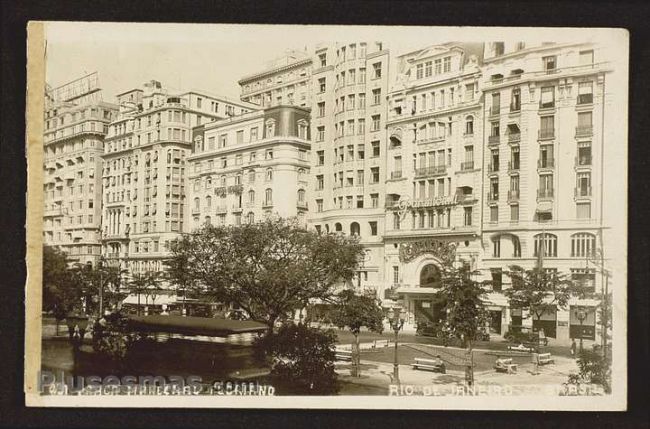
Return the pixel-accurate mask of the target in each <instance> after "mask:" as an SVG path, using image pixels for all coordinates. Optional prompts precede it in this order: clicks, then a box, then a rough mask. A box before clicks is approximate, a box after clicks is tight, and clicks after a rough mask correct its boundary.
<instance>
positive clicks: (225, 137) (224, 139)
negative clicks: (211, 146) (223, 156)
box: [218, 134, 228, 148]
mask: <svg viewBox="0 0 650 429" xmlns="http://www.w3.org/2000/svg"><path fill="white" fill-rule="evenodd" d="M227 145H228V134H221V135H220V136H219V146H218V147H219V148H223V147H226V146H227Z"/></svg>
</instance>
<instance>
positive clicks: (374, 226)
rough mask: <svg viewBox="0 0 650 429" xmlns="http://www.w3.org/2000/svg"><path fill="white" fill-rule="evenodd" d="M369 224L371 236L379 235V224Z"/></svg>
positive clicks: (372, 222)
mask: <svg viewBox="0 0 650 429" xmlns="http://www.w3.org/2000/svg"><path fill="white" fill-rule="evenodd" d="M368 224H369V225H370V235H377V222H376V221H371V222H368Z"/></svg>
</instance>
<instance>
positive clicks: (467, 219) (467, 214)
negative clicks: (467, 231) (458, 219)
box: [463, 207, 472, 226]
mask: <svg viewBox="0 0 650 429" xmlns="http://www.w3.org/2000/svg"><path fill="white" fill-rule="evenodd" d="M463 225H464V226H472V207H464V208H463Z"/></svg>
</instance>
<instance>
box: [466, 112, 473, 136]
mask: <svg viewBox="0 0 650 429" xmlns="http://www.w3.org/2000/svg"><path fill="white" fill-rule="evenodd" d="M472 134H474V117H473V116H468V117H467V118H465V135H472Z"/></svg>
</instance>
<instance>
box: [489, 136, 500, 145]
mask: <svg viewBox="0 0 650 429" xmlns="http://www.w3.org/2000/svg"><path fill="white" fill-rule="evenodd" d="M500 139H501V136H500V135H498V134H497V135H496V136H489V137H488V144H499V141H500Z"/></svg>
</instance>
